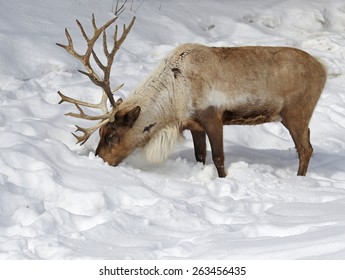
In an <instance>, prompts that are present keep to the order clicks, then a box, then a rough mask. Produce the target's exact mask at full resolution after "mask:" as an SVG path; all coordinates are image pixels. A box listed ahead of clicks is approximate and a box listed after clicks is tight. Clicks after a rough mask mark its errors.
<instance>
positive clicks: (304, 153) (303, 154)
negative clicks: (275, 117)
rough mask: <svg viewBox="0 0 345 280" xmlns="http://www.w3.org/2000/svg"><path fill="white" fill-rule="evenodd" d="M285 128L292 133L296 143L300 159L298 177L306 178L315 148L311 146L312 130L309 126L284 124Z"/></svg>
mask: <svg viewBox="0 0 345 280" xmlns="http://www.w3.org/2000/svg"><path fill="white" fill-rule="evenodd" d="M283 124H284V125H285V127H287V129H288V130H289V132H290V135H291V137H292V139H293V141H294V143H295V146H296V149H297V153H298V157H299V167H298V172H297V175H298V176H305V175H306V173H307V169H308V165H309V161H310V158H311V155H312V154H313V147H312V145H311V144H310V130H309V128H308V125H305V126H302V127H300V125H299V126H298V127H296V125H291V124H287V123H286V122H283Z"/></svg>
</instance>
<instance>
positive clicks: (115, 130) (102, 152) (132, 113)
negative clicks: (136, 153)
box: [57, 4, 140, 165]
mask: <svg viewBox="0 0 345 280" xmlns="http://www.w3.org/2000/svg"><path fill="white" fill-rule="evenodd" d="M123 10H124V4H123V5H122V6H121V7H120V8H119V9H116V11H115V17H114V18H113V19H111V20H109V21H108V22H107V23H105V24H104V25H103V26H101V27H99V28H98V27H97V26H96V22H95V17H94V15H92V26H93V29H94V34H93V36H92V37H91V38H89V37H88V35H87V34H86V32H85V30H84V28H83V26H82V25H81V23H80V22H79V21H78V20H77V25H78V27H79V29H80V31H81V33H82V35H83V37H84V39H85V41H86V43H87V49H86V51H85V53H84V54H80V53H78V52H77V51H76V50H75V49H74V46H73V41H72V37H71V36H70V34H69V32H68V30H67V29H65V34H66V37H67V40H68V45H62V44H58V43H57V45H58V46H60V47H62V48H64V49H65V50H66V51H67V52H68V53H69V54H71V55H72V56H73V57H75V58H76V59H77V60H79V61H80V62H81V63H82V64H83V65H84V67H85V69H86V71H81V70H79V72H80V73H82V74H84V75H86V76H87V77H89V79H90V80H91V81H92V82H93V83H94V84H96V85H97V86H99V87H101V88H102V92H103V94H102V98H101V101H100V102H99V103H98V104H92V103H87V102H83V101H80V100H76V99H73V98H70V97H68V96H66V95H64V94H62V93H61V92H60V91H58V94H59V95H60V97H61V101H60V102H59V104H60V103H62V102H64V101H65V102H69V103H72V104H74V105H75V106H76V108H77V109H78V111H79V113H73V112H70V113H68V114H66V115H68V116H72V117H75V118H82V119H86V120H91V121H97V120H98V121H99V122H98V123H97V124H96V125H94V126H92V127H89V128H82V127H80V126H76V127H77V130H76V132H78V131H79V132H82V133H83V134H82V135H76V134H74V133H73V135H74V136H75V137H76V138H77V140H78V141H77V143H81V145H82V144H84V143H85V142H86V141H87V140H88V139H89V137H90V136H91V134H92V133H94V132H95V131H96V130H97V129H98V128H100V141H99V144H98V147H97V149H96V154H97V155H99V156H100V157H101V158H102V159H104V160H105V161H106V162H108V163H109V164H110V165H117V164H118V163H119V162H120V161H121V160H123V159H124V158H125V157H126V156H127V155H128V154H129V153H130V152H132V151H133V150H134V149H135V147H132V146H133V144H131V143H132V141H130V135H131V133H128V131H129V130H130V129H131V128H132V126H133V124H134V122H135V121H136V119H137V118H138V116H139V113H140V107H135V108H133V109H131V110H129V111H127V110H126V111H125V110H122V109H120V108H119V106H120V104H121V103H122V99H121V98H120V99H118V100H117V101H115V100H114V97H113V92H115V91H117V90H118V89H120V88H121V87H122V86H123V84H122V85H120V86H118V87H116V88H114V89H112V88H111V86H110V81H109V78H110V71H111V66H112V63H113V61H114V57H115V54H116V52H117V51H118V50H119V49H120V47H121V45H122V43H123V42H124V40H125V39H126V37H127V35H128V33H129V32H130V30H131V28H132V26H133V24H134V21H135V17H133V19H132V21H131V22H130V24H129V26H128V27H126V26H125V25H124V27H123V32H122V35H121V37H120V38H118V27H117V25H115V28H114V35H113V47H112V49H111V51H109V50H108V46H107V35H106V29H107V28H108V27H109V26H110V25H112V24H113V23H114V22H115V21H116V20H117V19H118V15H119V14H121V13H122V12H123ZM101 35H103V51H104V55H105V58H106V60H107V63H106V64H103V62H102V61H101V59H100V58H99V57H98V55H97V54H96V53H95V51H94V49H93V48H94V45H95V42H96V41H97V39H98V38H99V37H100V36H101ZM90 58H92V59H93V63H91V62H90ZM95 64H96V65H98V67H99V68H100V70H101V72H103V76H102V77H100V76H99V75H98V74H97V72H96V71H95V70H94V69H93V65H95ZM107 101H109V102H110V106H111V109H110V110H109V109H108V106H107ZM82 106H83V107H88V108H96V109H100V110H102V114H101V115H98V116H93V115H92V116H91V115H87V114H86V113H85V112H84V110H83V109H82Z"/></svg>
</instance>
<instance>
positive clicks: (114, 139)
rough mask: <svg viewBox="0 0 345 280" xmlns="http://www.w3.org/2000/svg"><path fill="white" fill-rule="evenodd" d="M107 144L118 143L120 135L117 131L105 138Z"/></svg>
mask: <svg viewBox="0 0 345 280" xmlns="http://www.w3.org/2000/svg"><path fill="white" fill-rule="evenodd" d="M106 142H107V145H111V144H113V145H114V144H118V143H119V142H120V136H119V135H118V134H117V133H112V134H110V135H109V137H108V138H107V141H106Z"/></svg>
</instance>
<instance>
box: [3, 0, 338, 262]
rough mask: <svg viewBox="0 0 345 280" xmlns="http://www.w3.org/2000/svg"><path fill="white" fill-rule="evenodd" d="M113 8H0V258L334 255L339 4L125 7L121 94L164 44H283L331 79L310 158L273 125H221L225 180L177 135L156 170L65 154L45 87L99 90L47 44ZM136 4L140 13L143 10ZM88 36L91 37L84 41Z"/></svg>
mask: <svg viewBox="0 0 345 280" xmlns="http://www.w3.org/2000/svg"><path fill="white" fill-rule="evenodd" d="M115 3H116V1H114V0H103V1H96V0H60V1H52V0H32V1H24V0H11V1H1V3H0V42H1V44H0V258H1V259H344V258H345V141H344V135H345V109H344V108H345V79H344V78H345V37H344V34H345V33H344V31H345V4H344V2H343V1H342V0H333V1H322V0H305V1H299V0H290V1H278V0H266V1H255V0H246V1H240V0H233V1H231V2H230V1H226V0H217V1H207V0H198V1H196V0H186V1H178V0H170V1H164V0H147V1H142V0H140V1H139V0H134V1H128V4H127V7H126V12H125V13H124V14H123V15H122V16H121V18H120V21H119V23H120V24H122V23H128V22H129V21H130V19H131V17H132V16H133V15H134V14H135V15H136V16H137V21H136V23H135V25H134V27H133V29H132V31H131V33H130V34H129V36H128V38H127V40H126V41H125V43H124V45H123V47H122V49H121V51H120V52H119V53H118V55H117V57H116V61H115V63H114V67H113V70H112V81H113V85H114V86H115V85H118V84H121V83H122V82H123V83H125V86H124V87H123V88H122V89H121V92H120V93H119V94H118V96H116V97H124V98H126V96H127V95H128V94H129V92H130V91H131V90H132V89H133V88H134V87H135V86H136V85H137V84H138V83H140V82H141V81H142V80H143V79H144V78H145V76H147V75H148V73H149V72H150V71H151V70H152V69H153V68H154V67H155V65H157V64H158V63H159V61H160V60H161V59H162V58H163V57H164V56H165V55H166V54H167V52H169V51H170V50H172V49H173V48H174V47H176V46H178V45H180V44H182V43H187V42H192V43H202V44H207V45H213V46H242V45H284V46H292V47H297V48H301V49H303V50H305V51H307V52H309V53H311V54H313V55H314V56H316V57H318V58H319V59H320V60H322V61H323V62H324V64H325V65H326V66H327V68H328V82H327V84H326V88H325V90H324V92H323V94H322V96H321V99H320V101H319V103H318V105H317V107H316V110H315V113H314V115H313V118H312V121H311V124H310V128H311V138H312V144H313V146H314V156H313V158H312V159H311V163H310V166H309V170H308V174H307V176H306V177H297V176H296V172H297V165H298V160H297V154H296V152H295V149H294V145H293V142H292V140H291V138H290V135H289V134H288V131H287V130H286V129H285V128H284V127H283V126H282V125H281V124H279V123H274V124H265V125H260V126H243V127H242V126H228V127H225V129H224V131H225V133H224V134H225V135H224V146H225V157H226V167H227V172H228V176H227V177H226V178H224V179H220V178H218V177H217V172H216V170H215V167H214V165H213V163H212V160H211V157H210V150H209V148H208V160H207V164H206V165H205V166H202V165H200V164H197V163H195V160H194V153H193V149H192V147H193V145H192V140H191V136H190V134H189V132H185V140H184V141H182V142H181V143H179V144H178V146H177V148H176V149H175V152H174V153H173V155H172V156H170V157H169V159H168V160H166V161H165V162H164V163H162V164H159V165H158V164H149V163H147V162H146V161H145V160H144V159H143V158H142V155H141V153H140V152H139V151H138V152H135V153H134V154H132V155H131V156H130V157H128V158H127V160H126V161H125V162H123V163H122V164H121V165H120V166H118V167H110V166H108V165H107V164H105V163H104V162H103V161H102V160H101V159H100V158H98V157H96V156H95V154H94V150H95V146H96V145H97V142H98V136H97V135H94V136H92V137H91V138H90V140H89V141H88V142H87V143H86V144H85V145H84V146H77V145H75V139H74V137H73V136H72V135H71V133H70V132H71V131H73V130H74V125H75V124H76V123H78V124H79V125H81V126H83V125H88V124H87V123H86V122H83V121H78V120H75V119H73V118H68V117H66V116H64V114H65V113H67V112H69V110H72V109H73V108H72V106H71V105H64V104H63V105H57V103H58V102H59V96H58V95H57V93H56V92H57V90H61V91H63V92H64V93H66V94H68V95H71V96H74V97H76V98H79V99H82V100H86V101H91V102H93V101H97V100H98V98H100V93H99V92H100V91H99V89H97V88H96V87H94V86H93V85H92V84H91V82H90V81H89V80H88V79H87V78H86V77H85V76H83V75H81V74H80V73H78V72H77V70H78V69H81V66H80V65H79V64H78V63H77V62H76V61H75V60H74V59H73V58H72V57H70V56H69V55H68V54H67V53H65V51H64V50H63V49H61V48H59V47H57V46H56V45H55V42H60V43H65V42H66V38H65V35H64V28H65V27H68V29H69V30H70V32H71V34H72V36H73V38H74V40H75V44H76V46H77V48H82V47H83V43H84V42H83V38H82V36H80V34H79V30H78V27H77V25H76V24H75V22H74V20H75V19H76V18H78V19H79V20H80V21H81V22H82V23H83V24H84V26H89V27H88V28H90V26H91V25H90V16H91V14H92V13H95V16H96V20H97V22H98V23H99V24H102V23H104V22H105V21H107V20H108V19H110V18H111V17H112V15H113V14H112V11H113V8H114V4H115ZM141 3H142V4H141ZM87 30H88V31H90V29H87Z"/></svg>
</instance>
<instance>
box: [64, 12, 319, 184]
mask: <svg viewBox="0 0 345 280" xmlns="http://www.w3.org/2000/svg"><path fill="white" fill-rule="evenodd" d="M116 19H117V17H115V18H114V19H111V20H110V21H108V22H107V23H105V24H104V25H103V26H102V27H100V28H98V27H97V26H96V23H95V18H94V16H92V25H93V28H94V34H93V36H92V37H91V38H89V37H88V36H87V35H86V33H85V31H84V29H83V27H82V25H81V24H80V22H79V21H77V24H78V26H79V28H80V30H81V33H82V35H83V37H84V38H85V40H86V42H87V50H86V52H85V54H79V53H77V52H76V51H75V49H74V47H73V42H72V38H71V36H70V34H69V33H68V31H67V29H66V37H67V39H68V45H61V44H58V45H59V46H61V47H63V48H64V49H66V50H67V51H68V52H69V53H70V54H71V55H72V56H74V57H75V58H77V59H78V60H79V61H81V62H82V64H83V65H84V66H85V68H86V70H87V72H84V71H80V72H81V73H83V74H85V75H86V76H88V77H89V78H90V80H91V81H92V82H93V83H95V84H96V85H97V86H99V87H101V88H102V89H103V96H102V99H101V102H100V103H99V104H90V103H86V102H82V101H79V100H75V99H73V98H70V97H67V96H65V95H63V94H62V93H61V92H59V94H60V96H61V101H60V103H61V102H64V101H66V102H69V103H72V104H75V106H76V107H77V109H78V111H79V113H69V114H67V115H70V116H73V117H77V118H83V119H87V120H100V122H99V123H98V124H96V125H95V126H92V127H90V128H81V127H79V126H77V131H80V132H82V133H83V135H81V136H78V135H75V134H74V135H75V137H76V138H77V140H78V142H77V143H81V144H83V143H85V141H87V140H88V138H89V137H90V135H91V134H92V133H93V132H95V131H96V130H97V129H98V128H99V135H100V140H99V144H98V146H97V149H96V155H98V156H100V157H101V158H102V159H103V160H104V161H106V162H107V163H109V165H112V166H116V165H118V164H119V163H120V162H121V161H123V160H124V159H125V158H126V157H127V156H128V155H129V154H131V153H132V152H133V151H134V150H135V149H137V148H139V147H141V148H142V149H143V152H144V155H145V156H146V158H147V159H148V160H149V161H151V162H160V161H162V160H164V159H166V158H167V157H168V155H169V154H170V153H171V152H172V151H173V149H174V147H175V144H176V142H177V141H178V139H179V137H180V135H181V133H182V131H183V130H186V129H188V130H190V131H191V134H192V138H193V143H194V149H195V158H196V160H197V161H198V162H202V163H203V164H205V161H206V135H207V137H208V139H209V142H210V146H211V151H212V159H213V162H214V164H215V166H216V169H217V172H218V176H219V177H225V176H226V172H225V168H224V148H223V125H232V124H236V125H257V124H263V123H266V122H281V123H282V124H283V125H284V126H285V127H286V128H287V129H288V130H289V132H290V134H291V136H292V139H293V141H294V143H295V146H296V149H297V152H298V155H299V167H298V173H297V175H302V176H304V175H306V172H307V168H308V164H309V160H310V157H311V155H312V152H313V148H312V146H311V144H310V139H309V138H310V131H309V128H308V124H309V121H310V119H311V116H312V113H313V111H314V108H315V106H316V104H317V102H318V99H319V97H320V95H321V92H322V90H323V88H324V85H325V81H326V70H325V68H324V66H323V65H322V64H321V63H320V62H319V61H318V60H317V59H315V58H314V57H312V56H311V55H309V54H308V53H306V52H304V51H302V50H299V49H295V48H289V47H255V46H248V47H207V46H203V45H198V44H184V45H181V46H179V47H177V48H176V49H174V50H173V51H172V52H171V53H170V54H169V55H167V56H166V57H165V58H164V59H163V60H162V61H161V63H160V64H159V66H158V67H157V68H156V69H155V70H154V71H153V72H152V73H151V74H150V75H149V77H148V78H147V79H146V80H145V81H144V82H143V83H142V84H141V85H140V86H138V87H137V88H136V89H135V90H134V91H133V92H132V93H131V94H130V95H129V96H128V98H126V100H125V101H122V99H118V100H117V101H115V100H114V97H113V92H114V90H112V89H111V86H110V81H109V78H110V70H111V65H112V63H113V60H114V56H115V54H116V52H117V51H118V49H119V48H120V46H121V44H122V43H123V42H124V40H125V39H126V36H127V35H128V33H129V32H130V30H131V28H132V26H133V24H134V21H135V17H134V18H133V19H132V21H131V22H130V24H129V26H128V27H126V26H124V29H123V33H122V35H121V37H120V38H117V37H118V28H117V25H116V26H115V33H114V36H113V48H112V50H111V51H110V52H109V51H108V46H107V36H106V29H107V28H108V27H109V26H110V25H112V24H113V23H114V22H115V21H116ZM101 34H103V49H104V53H105V57H106V59H107V64H106V65H104V64H103V63H102V62H101V60H100V59H99V58H98V56H97V55H96V53H95V52H94V50H93V48H94V44H95V42H96V40H97V39H98V38H99V37H100V35H101ZM90 57H92V58H93V60H94V61H95V62H96V64H97V65H98V66H99V68H100V69H101V70H102V71H103V77H102V78H100V77H99V76H98V75H97V74H96V71H94V69H93V68H92V66H91V63H90ZM121 86H122V85H121ZM121 86H119V87H117V88H115V90H117V89H119V88H120V87H121ZM107 100H109V102H110V105H111V109H110V110H109V109H108V107H107ZM81 106H86V107H90V108H98V109H101V110H102V115H99V116H90V115H87V114H86V113H85V112H84V110H83V109H82V108H81Z"/></svg>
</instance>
